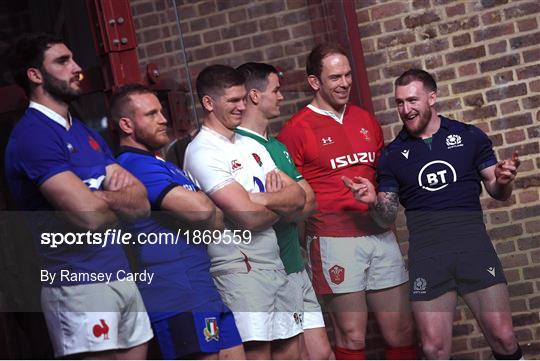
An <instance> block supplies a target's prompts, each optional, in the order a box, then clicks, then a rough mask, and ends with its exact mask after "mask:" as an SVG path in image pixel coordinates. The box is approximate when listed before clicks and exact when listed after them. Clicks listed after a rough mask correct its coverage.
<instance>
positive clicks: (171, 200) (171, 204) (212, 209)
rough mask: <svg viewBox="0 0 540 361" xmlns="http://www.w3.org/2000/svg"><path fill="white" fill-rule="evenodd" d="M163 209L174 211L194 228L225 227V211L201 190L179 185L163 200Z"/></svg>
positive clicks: (181, 219)
mask: <svg viewBox="0 0 540 361" xmlns="http://www.w3.org/2000/svg"><path fill="white" fill-rule="evenodd" d="M161 209H162V210H164V211H169V212H172V213H173V214H174V215H175V216H176V217H177V218H178V219H179V220H180V221H181V222H185V223H189V224H190V225H192V226H193V227H194V228H199V227H200V228H204V229H219V230H221V229H223V212H221V210H220V209H219V208H216V206H215V205H214V203H213V202H212V201H211V200H210V198H208V197H207V196H206V194H204V193H203V192H201V191H198V192H192V191H190V190H187V189H185V188H184V187H181V186H177V187H175V188H173V189H171V190H170V191H169V192H168V193H167V195H166V196H165V197H164V198H163V201H162V202H161Z"/></svg>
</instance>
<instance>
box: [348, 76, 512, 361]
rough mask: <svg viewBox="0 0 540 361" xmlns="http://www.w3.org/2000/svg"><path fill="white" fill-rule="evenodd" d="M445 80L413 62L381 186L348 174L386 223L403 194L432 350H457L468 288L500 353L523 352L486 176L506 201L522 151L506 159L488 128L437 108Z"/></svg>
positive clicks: (413, 290) (436, 353)
mask: <svg viewBox="0 0 540 361" xmlns="http://www.w3.org/2000/svg"><path fill="white" fill-rule="evenodd" d="M436 99H437V84H436V83H435V80H434V79H433V77H432V76H431V75H430V74H429V73H427V72H426V71H424V70H421V69H411V70H408V71H406V72H405V73H403V74H402V75H401V76H400V77H399V78H398V79H396V81H395V101H396V107H397V111H398V113H399V116H400V118H401V121H402V122H403V129H402V130H401V132H400V133H399V134H398V136H397V137H396V139H394V140H393V141H392V142H391V143H390V144H389V145H388V147H387V148H385V150H384V152H383V154H382V156H381V160H380V163H379V167H378V169H377V172H378V176H377V180H378V183H379V186H378V193H376V192H375V188H374V187H373V185H372V184H371V182H370V181H368V180H367V179H365V178H356V179H355V180H354V182H353V181H352V180H351V179H344V182H345V184H347V185H348V186H349V187H350V188H351V191H352V194H353V195H354V196H355V197H356V198H357V199H358V200H359V201H361V202H364V203H365V204H367V205H368V206H369V208H370V213H371V215H372V217H373V218H374V220H376V221H377V223H378V224H380V225H381V226H385V225H389V224H391V223H392V222H393V221H394V219H395V217H396V214H397V208H398V197H399V202H401V204H402V205H403V207H405V215H406V217H407V228H408V230H409V274H410V299H411V301H412V307H413V311H414V316H415V319H416V323H417V325H418V330H419V331H420V336H421V340H422V347H423V349H424V353H425V355H426V356H427V358H429V359H442V360H446V359H449V358H450V355H451V351H452V350H451V346H452V323H453V320H454V312H455V308H456V303H457V295H458V294H460V295H461V296H462V297H463V299H464V301H465V303H467V305H468V306H469V308H470V309H471V311H472V313H473V315H474V317H475V318H476V320H477V321H478V323H479V325H480V329H481V330H482V331H483V333H484V336H485V337H486V340H487V342H488V344H489V345H490V347H491V349H492V351H493V355H494V356H495V358H496V359H503V360H517V359H520V358H521V357H522V351H521V348H520V347H519V345H518V344H517V340H516V337H515V335H514V332H513V329H512V314H511V311H510V305H509V299H508V290H507V287H506V279H505V277H504V273H503V269H502V266H501V263H500V262H499V259H498V257H497V254H496V253H495V250H494V249H493V245H492V243H491V240H490V239H489V236H488V234H487V232H486V227H485V225H484V220H483V214H482V207H481V204H480V199H479V195H480V192H481V191H482V186H481V184H480V183H483V184H484V187H485V189H486V191H487V192H488V194H489V195H490V196H491V197H492V198H494V199H497V200H502V201H504V200H507V199H508V198H509V197H510V195H511V194H512V183H513V180H514V179H515V177H516V174H517V168H518V167H519V159H518V156H517V153H514V155H513V157H512V159H507V160H504V161H500V162H497V159H496V158H495V154H494V152H493V149H492V146H491V141H490V140H489V138H488V137H487V136H486V134H484V133H483V132H482V131H481V130H480V129H478V128H476V127H475V126H473V125H469V124H464V123H461V122H458V121H456V120H453V119H449V118H446V117H444V116H442V115H438V114H437V111H436V109H435V102H436Z"/></svg>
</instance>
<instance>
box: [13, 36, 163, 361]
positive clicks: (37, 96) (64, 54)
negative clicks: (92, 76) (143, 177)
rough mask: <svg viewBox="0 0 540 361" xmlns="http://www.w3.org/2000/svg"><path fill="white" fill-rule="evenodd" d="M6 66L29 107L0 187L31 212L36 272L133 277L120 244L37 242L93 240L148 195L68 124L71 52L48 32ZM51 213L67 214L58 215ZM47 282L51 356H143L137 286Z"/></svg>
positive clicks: (91, 135)
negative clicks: (53, 237) (66, 237)
mask: <svg viewBox="0 0 540 361" xmlns="http://www.w3.org/2000/svg"><path fill="white" fill-rule="evenodd" d="M9 62H10V65H11V68H12V71H13V76H14V78H15V80H16V81H17V83H18V84H19V85H20V86H21V87H23V89H24V90H25V92H26V94H27V95H28V97H29V99H30V105H29V106H28V109H27V110H26V112H25V113H24V115H23V116H22V118H21V120H20V121H19V123H18V124H17V125H16V126H15V129H14V130H13V132H12V133H11V136H10V138H9V142H8V145H7V148H6V162H5V167H6V179H7V182H8V186H9V189H10V192H11V194H12V196H13V198H14V199H15V201H16V203H17V204H18V206H19V207H20V209H22V210H25V211H40V212H39V213H38V212H29V215H30V216H31V219H32V221H31V226H32V231H33V234H34V238H35V239H36V241H37V242H38V250H39V253H40V255H41V258H42V259H41V261H42V269H43V270H46V271H47V272H48V274H55V275H58V274H60V273H62V272H65V271H66V270H67V271H68V272H69V273H71V274H73V275H75V276H77V275H81V276H82V275H90V274H97V273H102V274H104V273H110V274H112V275H117V274H118V271H120V270H123V271H126V270H128V269H129V265H128V261H127V258H126V257H125V254H124V252H123V250H122V247H121V245H120V244H114V245H111V244H109V245H108V246H107V247H102V245H90V244H86V243H85V244H82V245H79V244H78V245H68V244H63V245H58V247H56V248H50V247H48V246H47V245H44V244H41V243H40V242H39V240H40V235H41V234H43V233H44V232H49V233H50V232H54V233H62V234H69V233H78V232H82V233H84V232H88V231H89V230H90V231H92V232H98V231H101V230H103V229H104V228H106V227H114V225H115V224H116V222H117V221H118V217H123V218H135V217H140V216H145V215H147V214H148V211H149V204H148V201H147V199H146V191H145V190H144V187H143V186H142V184H141V183H140V182H139V181H138V180H136V179H135V178H134V177H133V176H132V175H131V174H130V173H129V172H127V171H126V170H125V169H123V168H122V167H120V166H119V165H118V164H116V162H115V160H114V158H113V156H112V154H111V151H110V150H109V147H108V146H107V145H106V144H105V142H104V140H103V139H102V138H101V137H100V136H99V135H98V134H97V133H96V132H95V131H93V130H91V129H89V128H88V127H86V126H85V125H84V123H82V122H81V121H80V120H78V119H76V118H75V117H73V116H72V115H71V114H70V113H69V110H68V106H69V104H70V102H71V101H72V100H74V99H76V98H77V97H78V96H79V95H80V94H81V84H80V76H81V68H80V67H79V65H78V64H77V63H76V62H75V60H74V59H73V55H72V53H71V51H70V50H69V49H68V47H67V46H66V45H65V44H64V43H63V41H62V40H61V39H59V38H56V37H54V36H51V35H48V34H26V35H24V36H23V37H21V38H20V39H19V40H18V41H17V42H16V43H15V45H14V46H13V47H12V49H11V51H10V55H9ZM54 211H63V212H61V214H62V216H60V215H59V214H60V213H56V212H54ZM75 279H77V280H79V279H81V281H69V280H63V278H62V277H56V278H53V281H52V282H50V283H46V284H45V283H44V284H43V287H42V291H41V304H42V309H43V313H44V316H45V320H46V322H47V327H48V330H49V336H50V338H51V341H52V344H53V348H54V353H55V356H56V357H64V356H69V357H89V358H104V359H115V358H127V359H142V358H145V357H146V350H147V341H148V340H150V339H151V338H152V330H151V328H150V323H149V320H148V316H147V314H146V312H145V309H144V305H143V301H142V299H141V296H140V294H139V291H138V290H137V286H136V285H135V283H134V282H131V281H120V280H117V279H116V278H115V279H114V280H113V282H110V283H109V282H98V281H95V282H90V281H86V282H83V280H85V279H87V280H88V279H89V277H80V278H79V277H75Z"/></svg>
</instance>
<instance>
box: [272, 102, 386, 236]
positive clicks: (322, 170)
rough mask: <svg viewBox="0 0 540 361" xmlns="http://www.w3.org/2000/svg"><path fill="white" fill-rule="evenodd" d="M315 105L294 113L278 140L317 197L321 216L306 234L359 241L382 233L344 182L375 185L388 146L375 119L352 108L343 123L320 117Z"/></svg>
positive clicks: (362, 110)
mask: <svg viewBox="0 0 540 361" xmlns="http://www.w3.org/2000/svg"><path fill="white" fill-rule="evenodd" d="M324 112H325V111H324V110H320V109H317V108H315V107H312V106H308V107H305V108H303V109H301V110H300V111H299V112H298V113H296V114H295V115H294V116H293V117H292V118H291V119H290V120H289V121H288V122H287V123H286V124H285V125H284V126H283V129H282V130H281V132H280V134H279V136H278V137H277V138H278V139H279V140H280V141H281V142H282V143H284V144H285V145H286V146H287V148H288V150H289V153H290V155H291V157H292V159H293V161H294V163H295V164H296V167H297V168H298V171H299V172H300V173H301V174H302V176H303V177H304V178H305V179H306V180H307V181H308V183H309V184H310V185H311V187H312V188H313V191H314V192H315V198H316V200H317V206H318V208H317V209H318V212H317V213H316V214H314V215H313V216H312V217H310V218H309V220H308V225H307V229H306V231H307V234H309V235H318V236H327V237H329V236H330V237H353V236H355V237H357V236H365V235H372V234H378V233H383V232H385V231H386V229H384V228H381V227H379V226H378V225H377V224H376V223H375V221H373V220H372V218H371V216H370V215H369V214H368V207H367V205H365V204H364V203H361V202H358V201H357V200H356V199H354V197H353V195H352V193H351V192H350V191H349V189H348V188H347V187H345V185H344V184H343V182H342V180H341V177H342V176H347V177H349V178H351V179H352V178H353V177H355V176H362V177H364V178H367V179H369V180H370V181H371V182H372V183H373V184H374V185H375V168H376V165H377V161H378V159H379V155H380V151H381V149H382V147H383V145H384V140H383V134H382V130H381V127H380V125H379V123H378V122H377V120H376V119H375V118H374V117H373V115H371V114H370V113H368V112H367V111H365V110H364V109H362V108H359V107H357V106H354V105H351V104H348V105H347V106H346V108H345V112H344V114H343V116H342V118H341V120H342V122H341V123H340V122H339V121H338V119H335V118H333V117H332V116H330V115H326V114H322V113H324Z"/></svg>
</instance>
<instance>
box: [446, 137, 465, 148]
mask: <svg viewBox="0 0 540 361" xmlns="http://www.w3.org/2000/svg"><path fill="white" fill-rule="evenodd" d="M446 146H447V147H448V149H452V148H458V147H463V143H461V137H460V136H459V135H457V134H450V135H449V136H448V137H446Z"/></svg>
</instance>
